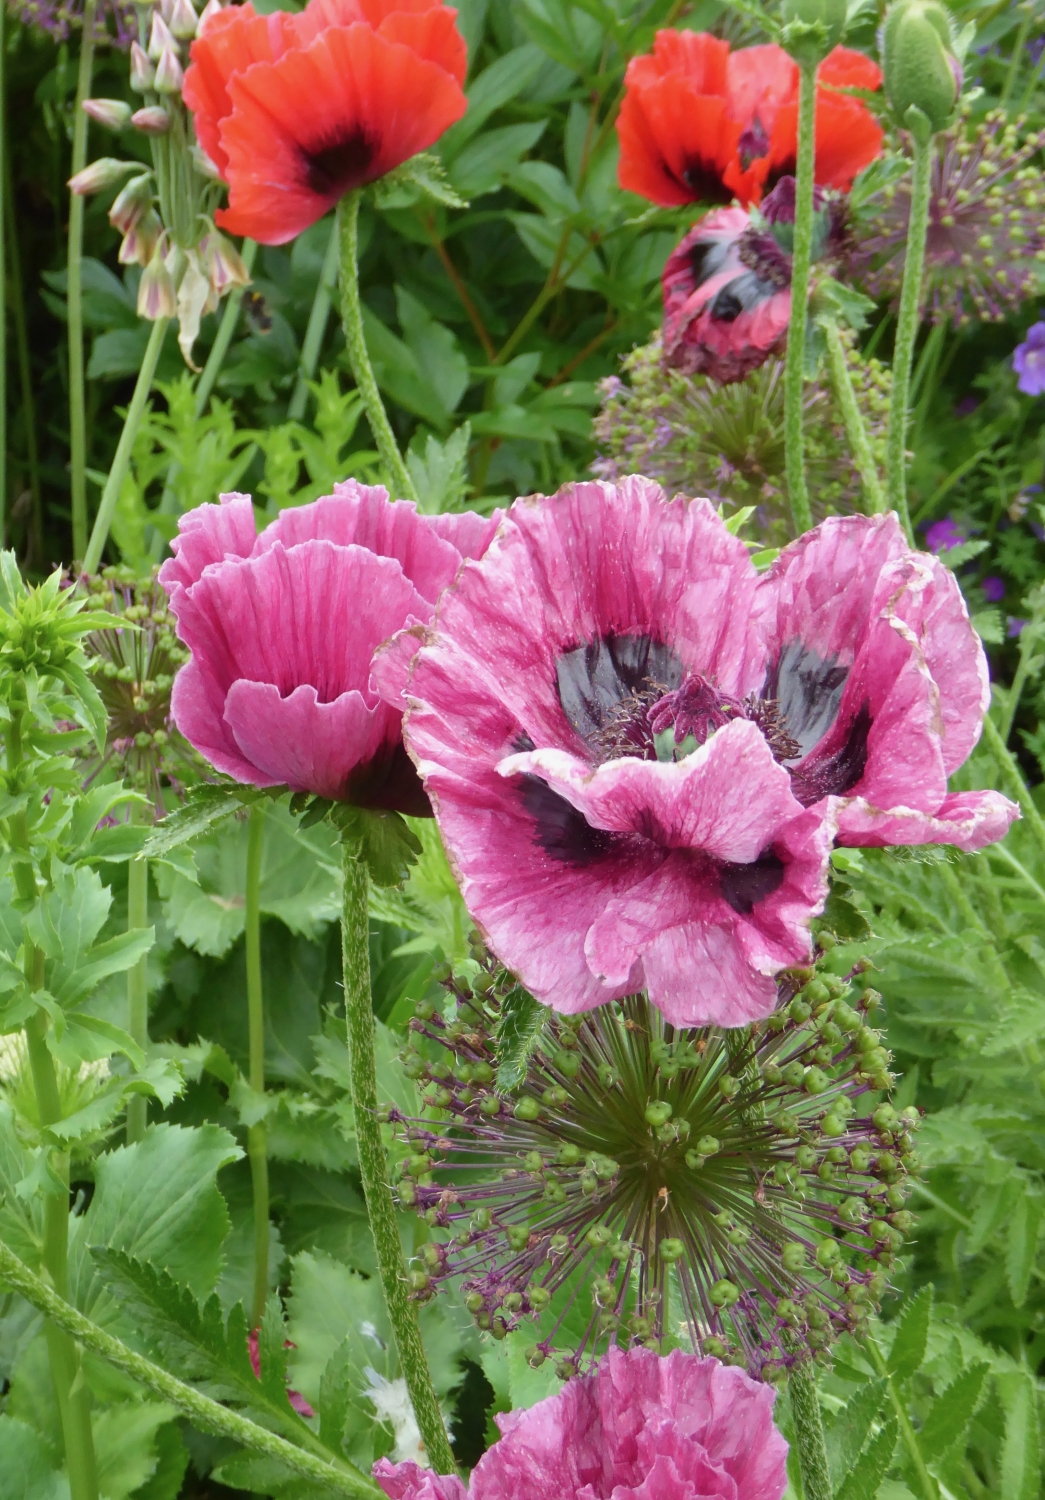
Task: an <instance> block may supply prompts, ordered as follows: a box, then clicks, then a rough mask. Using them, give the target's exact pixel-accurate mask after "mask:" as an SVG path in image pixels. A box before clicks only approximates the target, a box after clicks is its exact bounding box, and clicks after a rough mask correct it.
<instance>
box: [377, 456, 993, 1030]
mask: <svg viewBox="0 0 1045 1500" xmlns="http://www.w3.org/2000/svg"><path fill="white" fill-rule="evenodd" d="M509 517H510V519H509V521H508V522H506V523H505V525H504V526H503V528H502V530H501V532H500V534H499V536H498V538H497V539H496V541H495V542H494V544H493V545H492V547H491V549H490V551H489V552H488V553H487V555H486V557H485V558H484V559H483V561H482V562H480V563H471V564H468V565H467V566H465V567H464V568H463V569H462V572H461V574H460V576H459V578H458V580H457V583H456V586H455V587H454V588H453V589H451V590H449V591H448V592H447V593H446V594H445V595H444V596H443V599H442V601H441V604H440V608H439V612H438V617H437V620H436V623H435V626H434V627H433V628H432V629H431V630H430V631H429V632H428V633H427V634H426V633H425V632H423V631H421V632H412V633H408V637H400V638H399V640H400V643H401V642H403V641H404V640H406V639H409V638H410V637H412V639H410V648H409V649H412V650H416V651H417V654H416V656H415V657H414V658H413V662H412V669H411V675H410V681H409V687H408V690H407V696H408V699H409V702H410V709H409V712H408V715H407V719H406V723H405V726H404V733H405V739H406V744H407V748H408V749H409V751H410V754H411V755H412V756H413V758H414V760H415V762H416V764H417V767H418V769H419V771H420V772H421V775H422V777H423V779H424V782H425V787H426V790H427V791H428V793H429V796H430V797H431V800H432V805H433V807H434V809H435V813H436V817H437V819H438V820H439V825H440V829H441V831H442V834H443V838H444V842H445V843H446V846H447V848H448V851H449V853H450V856H451V859H452V860H453V862H454V865H455V868H456V870H457V873H458V876H459V879H460V882H461V888H462V892H463V894H464V898H465V901H466V903H467V904H468V907H469V909H470V911H471V912H472V915H473V917H474V918H475V919H476V921H477V922H478V923H479V924H480V926H481V927H482V929H483V930H484V931H485V933H486V935H487V938H488V941H489V942H490V945H491V947H492V948H493V950H494V951H495V952H496V953H497V954H498V956H499V957H500V958H501V960H502V961H503V962H504V963H505V964H506V965H507V966H508V967H509V968H511V969H513V970H514V971H515V972H516V973H517V974H519V975H520V977H521V979H522V981H523V982H524V983H525V984H526V985H527V987H528V988H529V989H530V990H531V991H532V992H533V994H535V995H536V996H537V997H538V998H540V999H541V1000H544V1001H545V1002H546V1003H548V1004H550V1005H552V1006H554V1008H555V1009H556V1010H559V1011H563V1012H566V1013H571V1012H577V1011H582V1010H587V1009H590V1008H591V1007H592V1006H594V1005H598V1004H601V1003H603V1002H604V1001H607V1000H612V999H616V998H619V997H621V996H623V995H626V994H631V993H634V992H636V991H637V990H640V989H643V988H645V989H646V990H647V991H648V994H649V997H650V1000H651V1001H652V1002H653V1003H654V1004H655V1005H657V1006H658V1007H659V1008H660V1009H661V1011H662V1012H663V1013H664V1015H665V1016H666V1017H667V1018H668V1019H669V1020H670V1021H671V1022H672V1023H673V1024H675V1025H686V1026H691V1025H707V1024H714V1025H723V1026H738V1025H741V1024H743V1023H744V1022H746V1021H749V1020H752V1019H754V1018H755V1017H757V1016H762V1015H766V1014H768V1013H769V1012H770V1011H771V1010H772V1009H773V1008H774V1006H775V1004H776V985H775V981H774V977H773V976H775V975H776V974H777V973H778V972H779V971H780V970H781V969H783V968H786V967H789V966H791V965H794V964H798V963H802V962H804V961H805V960H806V959H807V958H808V956H809V953H810V938H809V930H808V928H809V920H810V918H811V917H812V916H813V915H815V914H816V912H817V911H819V910H820V909H821V905H822V902H823V900H824V898H825V895H826V890H827V859H828V855H829V853H830V848H831V844H832V841H833V838H834V835H835V832H836V828H837V829H838V830H841V832H842V837H843V838H844V841H845V842H846V843H857V844H865V843H866V844H877V843H904V842H917V843H922V842H929V841H932V842H949V843H957V844H959V845H960V846H961V847H962V848H979V847H980V846H981V845H982V844H984V843H987V842H990V841H991V840H993V839H996V838H999V837H1001V836H1002V834H1003V833H1004V831H1005V829H1006V828H1007V827H1008V825H1009V822H1010V821H1011V819H1012V817H1013V816H1014V815H1015V809H1014V807H1013V805H1012V804H1011V803H1009V802H1007V801H1006V799H1005V798H1003V797H1001V796H999V795H998V794H997V793H994V792H978V793H965V794H959V795H956V796H948V793H947V780H946V778H947V774H948V773H949V772H950V771H951V770H953V769H955V767H957V766H958V765H960V764H961V762H962V761H963V760H964V759H965V758H966V756H967V755H968V754H969V751H970V750H971V749H972V746H973V744H974V743H975V741H976V738H977V736H978V734H979V730H980V724H981V722H982V717H983V712H984V706H985V702H986V697H985V694H986V666H985V663H984V658H983V651H982V648H981V646H980V643H979V640H978V638H977V637H976V635H975V633H974V632H973V630H972V627H971V626H970V624H969V621H968V617H967V615H966V612H965V606H964V604H963V602H962V599H961V595H960V593H959V592H958V588H957V585H956V583H955V581H954V578H953V576H952V575H951V574H950V573H949V572H948V571H947V570H946V569H945V568H944V567H943V565H942V564H941V563H939V562H938V561H937V560H936V559H933V558H929V557H927V556H925V555H924V554H921V553H913V552H911V551H910V550H909V549H908V548H907V547H906V544H905V543H904V540H903V536H902V533H901V531H900V528H899V526H898V524H897V522H896V520H895V518H893V517H884V516H880V517H874V518H868V517H863V516H854V517H846V518H842V519H838V518H836V519H834V520H831V521H828V522H825V523H824V525H823V526H821V527H819V528H818V529H817V530H816V531H813V532H810V533H809V534H808V536H806V537H804V538H802V539H801V540H800V541H799V542H796V543H795V544H794V545H793V546H792V547H790V548H788V549H787V550H786V551H785V552H784V553H783V554H782V555H781V557H780V559H779V560H778V562H777V563H776V565H775V566H774V568H773V569H772V570H771V571H770V572H769V573H768V574H765V575H763V576H762V577H761V578H760V577H759V576H758V575H757V574H756V572H755V570H754V568H753V566H752V564H751V562H750V560H749V558H748V555H747V549H746V548H745V547H744V546H743V544H742V543H740V542H739V541H738V540H737V539H736V538H734V537H732V536H730V534H729V532H728V531H727V530H726V528H725V525H724V524H723V522H722V520H721V519H720V517H719V516H718V514H717V512H716V511H715V510H714V509H713V507H712V506H711V504H710V502H709V501H707V500H693V501H687V500H684V499H681V498H679V499H676V500H673V501H671V502H670V503H669V502H667V501H666V500H665V497H664V494H663V492H662V491H661V490H660V488H659V487H658V486H657V485H655V484H653V483H652V482H651V481H649V480H646V479H641V478H632V479H626V480H624V481H622V482H621V483H620V484H619V485H616V486H614V485H610V484H596V483H592V484H577V485H572V486H567V487H566V488H565V489H564V490H561V491H560V492H559V493H558V494H557V495H555V496H552V497H551V498H545V497H543V496H534V497H531V498H530V499H528V500H520V501H518V502H517V503H516V504H515V505H514V506H513V508H512V510H511V511H510V513H509ZM418 637H423V642H422V641H421V640H419V639H418ZM418 648H419V649H418ZM404 655H405V653H404V652H402V651H399V652H390V653H386V657H385V660H384V661H381V660H380V659H379V666H378V671H377V674H376V675H377V677H378V679H379V680H381V681H384V680H386V679H387V680H388V681H389V682H393V681H398V680H401V676H397V673H395V672H392V671H390V670H388V671H386V666H387V662H388V661H389V660H390V661H392V662H393V664H395V666H396V667H397V671H398V672H399V673H400V674H401V672H402V667H403V657H404Z"/></svg>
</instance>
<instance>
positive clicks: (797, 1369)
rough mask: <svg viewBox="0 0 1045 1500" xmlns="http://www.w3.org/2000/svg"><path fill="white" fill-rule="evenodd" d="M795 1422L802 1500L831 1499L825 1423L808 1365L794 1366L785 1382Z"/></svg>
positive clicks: (814, 1380)
mask: <svg viewBox="0 0 1045 1500" xmlns="http://www.w3.org/2000/svg"><path fill="white" fill-rule="evenodd" d="M787 1387H788V1391H789V1393H790V1396H791V1414H792V1416H793V1417H794V1419H795V1447H796V1448H797V1449H798V1462H799V1464H800V1465H801V1468H802V1488H803V1490H804V1492H805V1500H831V1474H830V1470H829V1469H828V1467H827V1449H826V1447H825V1446H824V1424H823V1420H822V1418H821V1416H820V1400H819V1398H818V1396H817V1393H816V1376H815V1375H814V1373H813V1370H812V1368H811V1367H810V1365H809V1364H797V1365H795V1366H794V1368H793V1369H792V1371H791V1374H790V1376H789V1377H788V1382H787Z"/></svg>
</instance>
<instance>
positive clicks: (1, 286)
mask: <svg viewBox="0 0 1045 1500" xmlns="http://www.w3.org/2000/svg"><path fill="white" fill-rule="evenodd" d="M0 10H3V12H4V14H2V15H0V182H2V183H3V186H4V192H3V195H2V196H0V547H2V546H3V545H4V533H5V530H6V527H7V266H6V264H5V255H6V250H7V223H6V220H7V217H8V215H9V213H10V207H9V197H8V193H7V179H8V175H9V172H10V162H9V160H8V158H9V156H10V154H11V153H10V151H9V150H8V147H7V90H6V81H7V39H6V37H5V34H4V33H5V25H4V22H5V20H6V6H0ZM11 234H12V236H13V235H14V223H13V222H12V224H11Z"/></svg>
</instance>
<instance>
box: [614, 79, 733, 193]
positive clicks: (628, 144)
mask: <svg viewBox="0 0 1045 1500" xmlns="http://www.w3.org/2000/svg"><path fill="white" fill-rule="evenodd" d="M628 106H630V108H628ZM626 110H627V112H626ZM617 130H618V135H619V138H620V143H621V155H620V165H619V168H618V177H619V181H620V185H621V187H622V188H625V189H628V190H630V191H632V192H638V193H641V194H642V195H643V196H644V197H647V198H652V200H653V201H654V202H655V203H660V204H662V205H663V206H665V207H668V206H671V205H673V204H682V203H696V202H700V201H701V200H703V201H705V202H710V203H728V201H729V199H730V196H731V195H730V193H729V192H728V191H727V190H726V189H725V188H724V187H723V184H722V174H723V172H724V171H725V168H726V166H727V165H728V163H729V161H730V160H731V158H732V157H733V155H734V154H735V152H736V149H737V142H738V141H739V139H740V126H739V125H738V124H736V123H735V122H734V121H732V120H730V119H729V118H728V117H727V114H726V107H725V101H724V100H723V99H721V98H719V97H717V96H715V95H710V94H701V93H699V92H698V91H697V89H696V88H695V87H694V85H693V84H692V83H690V81H689V80H688V79H686V78H682V77H680V76H678V75H677V74H672V75H670V76H669V77H667V78H662V79H660V80H659V81H658V82H657V83H655V84H652V85H650V86H649V87H647V88H643V89H642V90H636V91H634V92H632V93H629V94H628V96H627V97H626V99H625V101H624V105H623V106H622V107H621V114H620V118H619V121H618V126H617Z"/></svg>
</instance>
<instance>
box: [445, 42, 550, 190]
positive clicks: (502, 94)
mask: <svg viewBox="0 0 1045 1500" xmlns="http://www.w3.org/2000/svg"><path fill="white" fill-rule="evenodd" d="M547 65H548V59H547V57H546V56H545V54H544V53H543V52H542V51H541V49H540V47H535V46H534V44H533V43H532V42H526V43H524V44H523V46H521V47H515V48H514V49H513V50H512V51H511V52H506V53H505V54H504V56H503V57H499V58H497V60H496V62H492V63H491V64H490V66H489V67H488V68H485V69H484V70H483V72H482V73H480V74H479V76H478V77H477V78H476V79H475V81H474V82H473V83H472V85H471V87H470V88H469V90H468V112H467V114H466V115H465V116H464V118H463V119H461V120H458V121H457V123H456V124H455V125H451V126H450V129H449V130H448V131H447V132H446V134H445V135H444V136H443V138H442V140H441V141H440V142H439V154H440V155H441V156H442V158H443V160H444V161H445V162H452V161H453V160H454V159H455V157H457V156H458V155H459V153H460V152H461V150H462V148H463V147H464V145H465V143H466V142H467V141H470V140H471V138H472V136H474V135H476V134H477V133H478V131H479V130H481V129H482V127H483V126H484V125H485V124H486V121H487V120H488V119H489V118H490V116H491V115H492V114H493V113H494V111H495V110H498V109H502V108H503V107H504V105H506V104H508V103H509V102H510V101H511V100H512V99H515V98H517V96H518V95H519V94H521V93H523V92H524V91H525V90H526V89H528V88H529V86H530V84H531V83H533V81H534V79H535V78H536V77H537V75H538V73H540V71H541V69H542V68H544V67H547ZM491 133H492V132H491Z"/></svg>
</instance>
